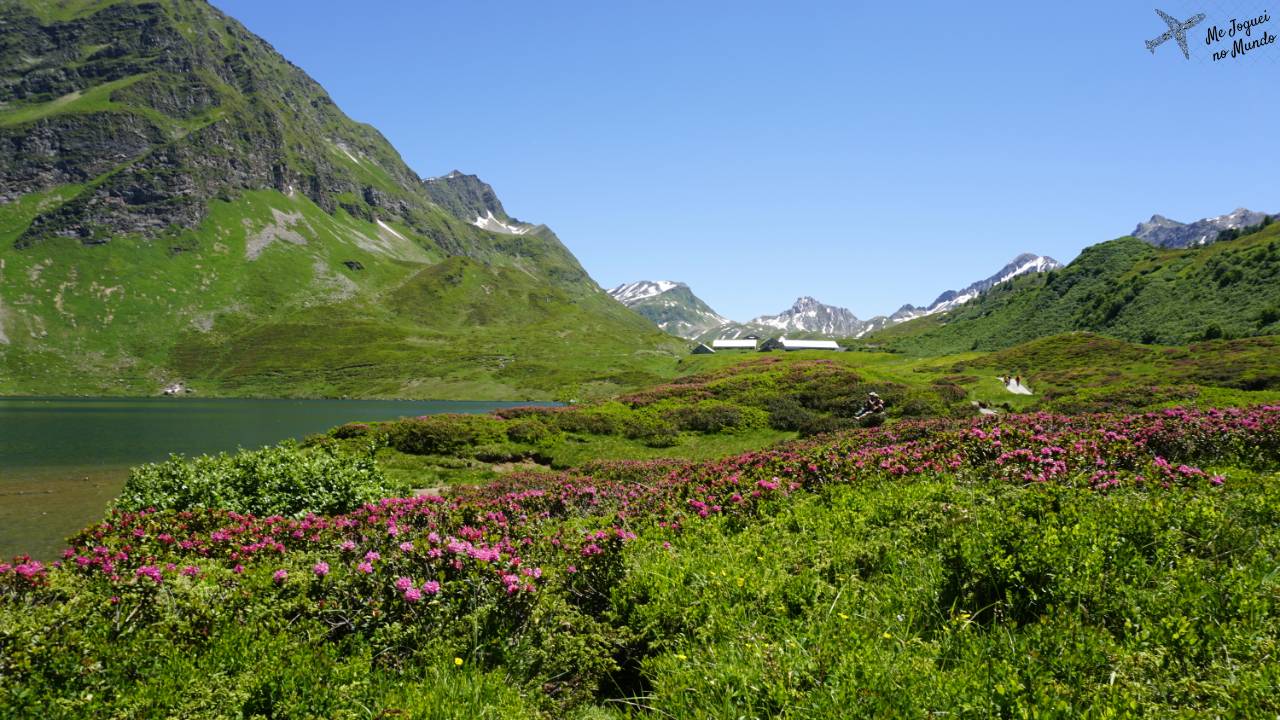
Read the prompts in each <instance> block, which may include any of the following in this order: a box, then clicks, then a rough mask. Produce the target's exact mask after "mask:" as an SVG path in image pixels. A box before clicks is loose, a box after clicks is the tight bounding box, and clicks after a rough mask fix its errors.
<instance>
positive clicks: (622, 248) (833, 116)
mask: <svg viewBox="0 0 1280 720" xmlns="http://www.w3.org/2000/svg"><path fill="white" fill-rule="evenodd" d="M214 4H215V5H217V6H218V7H220V8H222V9H223V10H225V11H226V12H228V13H230V14H231V15H233V16H235V17H237V18H238V19H240V20H241V21H242V22H244V23H245V24H246V25H247V26H248V27H249V29H250V30H252V31H254V32H255V33H257V34H259V35H261V36H263V37H264V38H266V39H267V40H268V41H269V42H271V43H272V44H273V45H274V46H275V47H276V49H277V50H279V51H280V52H281V53H283V54H284V55H285V57H287V58H288V59H289V60H291V61H293V62H294V63H295V64H297V65H299V66H300V67H302V68H303V69H304V70H306V71H307V72H308V73H310V74H311V75H312V76H313V77H314V78H316V79H317V80H318V81H319V82H320V83H322V84H323V85H324V86H325V87H326V88H327V89H328V90H329V92H330V93H331V94H332V96H333V97H334V99H335V100H336V101H337V103H338V104H339V105H340V106H341V107H342V108H343V109H344V110H345V111H346V112H347V114H348V115H350V116H351V117H353V118H355V119H356V120H360V121H363V122H367V123H370V124H372V125H374V126H376V127H377V128H378V129H380V130H381V131H382V132H383V133H384V134H385V135H386V136H387V138H388V139H390V141H391V142H392V143H393V144H394V145H395V146H396V147H397V148H398V149H399V150H400V152H401V153H402V154H403V156H404V158H405V160H406V161H407V162H408V164H409V165H410V166H411V167H412V168H414V169H415V170H416V171H417V172H418V173H419V174H421V175H423V176H424V177H426V176H431V175H442V174H444V173H446V172H448V171H450V170H453V169H455V168H456V169H459V170H463V171H465V172H469V173H475V174H478V175H479V176H480V177H482V178H483V179H485V180H486V181H488V182H489V183H491V184H492V185H493V186H494V188H495V189H496V190H497V192H498V194H499V196H500V197H501V198H502V200H503V202H504V204H505V205H506V207H507V210H508V212H509V213H511V214H512V215H513V216H515V217H518V218H520V219H522V220H528V221H534V222H543V223H546V224H548V225H550V226H551V227H552V228H553V229H555V231H556V232H557V234H559V235H560V237H561V239H562V240H564V242H565V244H567V245H568V246H569V248H570V249H571V250H572V251H573V252H574V253H575V254H576V255H577V256H578V258H579V259H580V260H581V261H582V263H583V265H584V266H586V268H587V270H588V271H589V272H590V273H591V274H592V276H593V277H594V278H595V279H596V280H597V281H598V282H599V283H600V284H601V285H603V286H605V287H610V286H612V285H615V284H617V283H621V282H624V281H630V280H637V279H671V280H683V281H685V282H688V283H689V284H690V285H691V286H692V287H693V289H694V291H695V292H696V293H697V294H698V295H699V296H700V297H702V298H703V299H704V300H706V301H707V302H708V303H709V304H711V306H712V307H714V308H716V309H717V310H718V311H720V312H721V313H722V314H725V315H728V316H730V317H733V318H734V319H739V320H745V319H748V318H750V317H753V316H755V315H759V314H763V313H774V312H777V311H779V310H782V309H784V308H786V307H788V306H789V305H790V304H791V302H792V301H793V300H794V299H795V298H796V296H798V295H802V294H804V295H813V296H815V297H817V298H818V299H819V300H822V301H823V302H827V303H830V304H836V305H842V306H845V307H848V308H850V309H852V310H853V311H854V312H855V313H857V314H858V315H859V316H860V317H869V316H871V315H874V314H880V313H888V312H892V311H893V310H894V309H896V308H897V307H898V306H899V305H901V304H903V303H906V302H912V303H917V304H919V303H924V302H928V301H930V300H932V299H933V298H934V296H935V295H936V294H937V293H938V292H940V291H942V290H945V289H948V288H955V287H960V286H963V285H966V284H968V283H969V282H971V281H973V280H976V279H979V278H981V277H985V276H987V275H989V274H991V273H992V272H994V271H995V270H996V269H998V268H999V267H1000V266H1001V265H1003V264H1004V263H1005V262H1006V261H1008V260H1009V259H1011V258H1012V257H1013V256H1014V255H1016V254H1017V253H1019V252H1023V251H1032V252H1038V253H1042V254H1047V255H1052V256H1054V257H1057V258H1058V259H1059V260H1062V261H1064V262H1065V261H1068V260H1070V259H1071V258H1073V257H1074V256H1075V255H1076V254H1077V253H1078V252H1079V251H1080V249H1081V248H1083V247H1084V246H1086V245H1090V244H1093V243H1095V242H1099V241H1102V240H1106V239H1109V238H1112V237H1116V236H1118V235H1122V234H1124V233H1126V232H1129V231H1131V230H1132V229H1133V226H1134V225H1135V224H1136V223H1137V222H1138V221H1140V220H1145V219H1146V218H1148V217H1149V216H1150V215H1151V214H1152V213H1161V214H1164V215H1167V216H1169V217H1173V218H1175V219H1178V220H1183V221H1190V220H1194V219H1197V218H1200V217H1205V216H1210V215H1218V214H1221V213H1225V212H1228V211H1230V210H1232V209H1234V208H1236V207H1238V206H1246V207H1250V208H1252V209H1255V210H1263V211H1268V212H1280V180H1278V179H1277V177H1278V175H1277V169H1276V168H1277V165H1276V161H1275V157H1276V146H1275V131H1276V128H1277V127H1280V125H1277V120H1276V118H1277V117H1278V116H1280V112H1278V111H1280V93H1277V92H1276V90H1275V88H1276V87H1277V80H1280V42H1278V43H1277V44H1275V45H1271V46H1269V47H1265V48H1261V49H1258V50H1255V51H1253V52H1252V53H1251V54H1249V55H1247V56H1246V57H1244V58H1242V59H1238V60H1226V61H1221V62H1212V61H1211V60H1210V59H1209V55H1210V49H1208V48H1206V46H1205V34H1206V29H1207V27H1208V25H1209V24H1210V23H1216V24H1218V25H1221V26H1224V28H1225V25H1226V23H1227V22H1228V21H1229V20H1230V19H1231V17H1233V16H1235V17H1240V18H1244V17H1251V16H1254V15H1258V14H1261V13H1262V12H1263V11H1264V10H1265V9H1266V8H1267V6H1266V5H1264V4H1262V2H1261V0H1258V2H1257V3H1256V7H1255V3H1254V2H1253V0H1203V1H1199V0H1192V1H1190V2H1183V0H1176V1H1171V0H1158V3H1157V4H1158V6H1159V7H1161V8H1162V9H1163V10H1165V11H1167V12H1169V13H1170V14H1172V15H1175V16H1177V17H1179V18H1189V17H1191V16H1192V15H1194V14H1196V13H1197V12H1205V13H1207V14H1208V16H1209V17H1208V20H1207V21H1206V22H1204V23H1202V24H1201V25H1200V26H1199V27H1197V28H1194V29H1193V30H1191V31H1190V33H1189V40H1190V41H1191V43H1190V44H1191V49H1192V53H1193V56H1192V59H1191V61H1187V60H1185V59H1183V57H1182V56H1181V53H1180V52H1179V50H1178V49H1177V46H1176V45H1175V44H1174V43H1172V42H1169V43H1166V44H1165V45H1164V46H1162V47H1160V48H1159V49H1158V50H1157V52H1156V53H1155V54H1154V55H1152V54H1151V53H1149V52H1148V51H1147V49H1146V48H1145V46H1144V41H1145V40H1147V39H1149V38H1153V37H1155V36H1158V35H1160V34H1161V33H1162V32H1163V31H1164V30H1165V29H1166V28H1165V25H1164V23H1163V22H1162V21H1161V20H1160V18H1159V17H1158V16H1157V15H1156V14H1155V13H1154V12H1153V7H1155V5H1153V4H1152V3H1151V2H1145V1H1144V2H1130V1H1128V0H1126V1H1124V2H1114V1H1112V2H1072V3H1059V4H1054V5H1050V4H1048V3H1025V2H1018V3H1012V2H1009V3H1004V2H986V3H956V2H918V3H912V4H910V5H899V4H896V3H893V4H891V3H874V4H873V3H860V2H852V1H850V0H843V1H840V2H791V3H779V2H751V1H745V2H744V1H743V0H735V2H694V1H691V0H683V1H679V2H669V1H667V0H650V1H648V2H644V3H639V2H636V3H630V2H600V1H599V0H589V1H584V2H577V1H574V2H568V1H566V2H560V1H559V0H543V1H542V2H537V3H533V2H528V1H527V0H523V1H519V2H516V1H512V2H497V1H495V0H468V1H466V2H458V1H457V0H450V1H449V2H439V1H437V0H424V1H422V2H406V1H402V0H395V1H392V0H365V1H364V2H359V3H354V2H346V1H339V0H270V2H263V0H214ZM895 5H897V7H894V6H895ZM906 8H909V10H907V9H906ZM1273 9H1275V10H1280V8H1273ZM1261 29H1269V30H1270V32H1271V34H1273V35H1280V17H1276V18H1273V19H1272V20H1271V21H1270V22H1269V23H1267V24H1266V25H1264V26H1262V28H1260V30H1261ZM1254 32H1255V33H1257V32H1259V30H1254ZM1228 47H1229V44H1228Z"/></svg>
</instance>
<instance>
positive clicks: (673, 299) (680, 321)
mask: <svg viewBox="0 0 1280 720" xmlns="http://www.w3.org/2000/svg"><path fill="white" fill-rule="evenodd" d="M609 295H610V297H612V298H613V299H614V300H617V301H618V302H620V303H622V304H623V305H626V306H627V307H629V308H631V309H632V310H634V311H636V312H637V313H639V314H641V315H643V316H645V317H646V318H649V319H650V320H652V321H653V322H654V323H655V324H657V326H658V327H659V328H661V329H662V330H663V331H664V332H668V333H670V334H672V335H677V336H679V337H683V338H689V339H693V338H696V337H698V336H699V335H702V334H703V333H705V332H707V331H708V330H710V329H712V328H715V327H719V326H721V325H724V324H726V323H728V322H729V321H728V320H727V319H726V318H724V317H723V316H721V315H720V314H719V313H717V312H716V311H715V310H712V309H711V307H710V306H708V305H707V304H706V303H705V302H703V301H702V300H701V299H699V298H698V297H697V296H696V295H694V294H693V291H692V290H690V289H689V286H688V285H685V284H684V283H682V282H676V281H674V280H637V281H635V282H629V283H622V284H621V285H618V286H617V287H615V288H613V289H612V290H610V291H609Z"/></svg>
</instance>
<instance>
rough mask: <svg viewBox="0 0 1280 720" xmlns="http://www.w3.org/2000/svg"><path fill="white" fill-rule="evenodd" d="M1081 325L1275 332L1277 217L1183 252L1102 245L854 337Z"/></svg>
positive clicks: (1030, 334) (974, 334)
mask: <svg viewBox="0 0 1280 720" xmlns="http://www.w3.org/2000/svg"><path fill="white" fill-rule="evenodd" d="M1080 330H1084V331H1091V332H1097V333H1101V334H1104V335H1108V336H1111V337H1115V338H1120V339H1123V340H1128V341H1131V342H1141V343H1146V344H1166V345H1180V344H1185V343H1189V342H1194V341H1197V340H1215V339H1220V338H1240V337H1249V336H1254V335H1267V334H1276V333H1280V224H1277V223H1270V224H1267V225H1263V226H1261V227H1257V228H1250V229H1247V230H1245V231H1242V232H1240V233H1228V234H1226V235H1225V236H1224V237H1223V239H1221V240H1219V241H1218V242H1214V243H1212V244H1209V245H1206V246H1203V247H1196V248H1189V249H1185V250H1162V249H1159V248H1155V247H1152V246H1151V245H1148V244H1147V243H1145V242H1142V241H1141V240H1136V239H1133V238H1122V239H1120V240H1113V241H1111V242H1105V243H1101V244H1098V245H1094V246H1092V247H1089V248H1086V249H1085V250H1084V251H1083V252H1082V253H1081V254H1080V256H1079V257H1078V258H1076V259H1075V260H1074V261H1072V262H1071V264H1069V265H1067V266H1066V267H1065V268H1062V269H1060V270H1055V271H1052V272H1048V273H1037V274H1033V275H1025V276H1022V277H1019V278H1016V279H1014V280H1012V281H1010V282H1007V283H1003V284H1001V285H997V286H996V287H994V288H992V289H991V290H989V291H988V292H986V293H985V294H983V295H982V296H981V297H979V298H977V299H975V300H973V301H972V302H969V303H967V304H965V305H962V306H961V307H959V308H957V309H956V310H953V311H951V312H949V313H947V314H946V315H944V316H935V317H927V318H922V319H919V320H914V321H911V322H907V323H903V324H902V325H899V326H894V327H892V328H889V329H886V330H884V331H881V332H879V333H875V334H874V335H872V336H870V337H868V338H867V339H865V340H863V341H862V342H861V343H855V344H861V345H874V346H879V347H885V348H888V349H892V350H896V351H900V352H906V353H911V354H915V355H945V354H949V353H956V352H964V351H969V350H995V349H1000V348H1006V347H1009V346H1012V345H1016V344H1018V343H1021V342H1025V341H1027V340H1031V339H1034V338H1037V337H1044V336H1046V335H1055V334H1059V333H1064V332H1071V331H1080Z"/></svg>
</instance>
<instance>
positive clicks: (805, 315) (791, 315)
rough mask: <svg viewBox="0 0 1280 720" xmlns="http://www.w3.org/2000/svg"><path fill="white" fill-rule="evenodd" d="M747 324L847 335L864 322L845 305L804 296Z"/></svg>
mask: <svg viewBox="0 0 1280 720" xmlns="http://www.w3.org/2000/svg"><path fill="white" fill-rule="evenodd" d="M748 324H749V325H756V326H760V327H766V328H772V329H775V330H781V331H783V332H793V333H810V334H818V335H830V336H834V337H849V336H851V335H855V334H857V333H858V332H859V331H860V330H862V326H863V324H864V323H863V322H862V321H861V320H859V319H858V316H857V315H854V314H853V312H852V311H851V310H848V309H847V308H842V307H836V306H834V305H824V304H823V303H821V302H818V300H816V299H814V298H812V297H809V296H807V295H806V296H803V297H800V298H797V299H796V301H795V302H794V303H792V305H791V307H790V308H788V309H786V310H784V311H782V312H780V313H778V314H777V315H761V316H760V317H758V318H756V319H754V320H752V321H751V322H750V323H748Z"/></svg>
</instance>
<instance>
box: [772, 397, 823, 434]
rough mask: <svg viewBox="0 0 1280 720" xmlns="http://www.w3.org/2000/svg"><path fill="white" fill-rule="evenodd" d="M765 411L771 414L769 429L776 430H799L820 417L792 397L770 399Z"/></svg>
mask: <svg viewBox="0 0 1280 720" xmlns="http://www.w3.org/2000/svg"><path fill="white" fill-rule="evenodd" d="M765 409H766V410H767V411H768V413H769V427H771V428H773V429H774V430H799V429H800V428H801V427H803V426H805V425H806V424H808V423H811V422H813V421H814V420H815V419H817V418H818V417H820V416H819V415H818V414H817V413H815V412H814V411H812V410H810V409H808V408H806V407H805V406H803V405H801V404H800V401H799V400H797V399H795V398H794V397H792V396H790V395H781V396H778V397H774V398H770V399H769V401H768V403H767V405H766V406H765Z"/></svg>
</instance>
